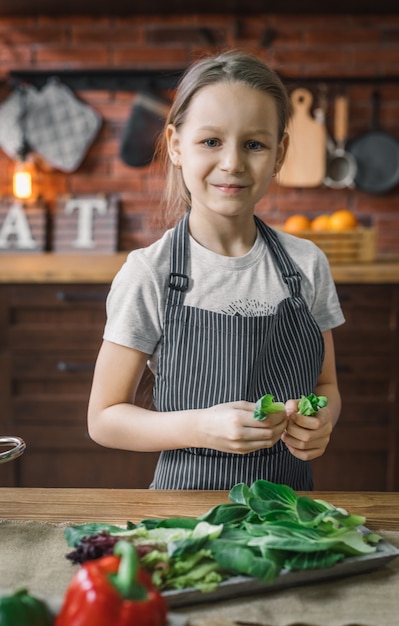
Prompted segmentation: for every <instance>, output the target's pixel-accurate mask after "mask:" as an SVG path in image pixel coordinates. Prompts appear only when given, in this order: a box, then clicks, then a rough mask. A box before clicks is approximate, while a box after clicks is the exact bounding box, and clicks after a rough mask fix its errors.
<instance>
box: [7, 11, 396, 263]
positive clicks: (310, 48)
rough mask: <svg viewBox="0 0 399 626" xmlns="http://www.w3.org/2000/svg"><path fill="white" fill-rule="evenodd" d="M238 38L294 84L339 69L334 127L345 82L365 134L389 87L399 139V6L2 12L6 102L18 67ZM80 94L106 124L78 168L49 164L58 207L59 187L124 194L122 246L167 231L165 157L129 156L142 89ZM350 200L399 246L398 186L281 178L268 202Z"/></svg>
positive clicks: (148, 64)
mask: <svg viewBox="0 0 399 626" xmlns="http://www.w3.org/2000/svg"><path fill="white" fill-rule="evenodd" d="M195 27H200V29H199V30H196V28H195ZM204 29H205V30H204ZM229 47H236V48H241V49H244V50H248V51H250V52H254V53H256V54H258V55H259V56H261V57H262V58H264V59H265V60H266V61H267V62H268V63H269V64H271V65H272V66H273V67H274V68H275V69H277V70H278V71H279V72H280V73H281V75H282V76H283V77H285V78H287V86H288V87H289V88H293V87H294V86H307V87H310V89H311V90H312V91H313V92H314V93H315V94H316V92H317V86H318V82H317V81H315V78H317V77H324V78H325V79H327V80H331V81H332V82H331V83H329V95H330V98H329V109H328V116H327V124H328V129H329V132H330V133H332V119H333V103H332V99H333V96H334V94H335V93H337V92H339V91H340V90H342V89H345V90H346V93H347V94H348V96H349V99H350V128H349V137H355V136H357V135H358V134H359V133H361V132H362V131H366V130H368V129H369V128H370V123H371V94H372V92H373V90H374V89H375V88H376V87H378V89H379V91H380V94H381V97H382V106H381V118H382V120H383V128H384V130H385V131H387V132H389V133H392V134H393V135H395V136H396V137H397V138H398V139H399V15H392V16H389V15H388V16H387V15H384V16H382V15H381V16H379V15H374V16H372V15H367V16H351V15H341V16H339V15H338V16H327V17H326V16H317V15H302V16H301V15H292V16H289V15H255V16H250V17H247V18H241V17H240V18H237V17H236V16H234V15H231V16H229V15H220V16H218V15H175V16H167V17H165V16H162V17H156V16H134V17H133V16H132V17H131V18H125V17H124V18H115V17H112V18H111V17H110V18H108V17H105V16H104V17H100V18H97V17H96V18H94V17H90V16H76V17H70V16H62V17H58V18H52V17H51V18H50V17H46V16H41V17H39V18H33V17H32V18H31V17H28V16H27V17H24V18H3V19H0V80H1V83H0V101H2V100H3V99H4V98H5V97H6V96H7V94H8V93H9V91H10V89H11V87H12V85H11V84H10V81H9V80H8V73H9V71H11V70H34V69H35V70H39V69H40V70H49V71H56V70H66V69H68V70H71V69H72V70H82V69H85V68H86V69H104V68H107V69H110V68H115V69H141V70H143V69H148V68H150V69H159V68H163V69H181V68H182V67H185V66H186V65H188V64H189V63H190V62H191V61H192V60H193V59H194V58H196V57H198V56H199V55H201V54H202V53H203V52H208V51H209V50H212V51H218V50H220V49H225V48H229ZM348 77H354V80H350V81H349V80H348ZM288 79H289V80H288ZM307 81H310V82H307ZM312 81H313V82H312ZM76 95H77V96H79V97H80V98H81V99H83V100H84V101H85V102H86V103H88V104H89V105H90V106H91V107H93V108H94V109H95V110H96V111H98V113H99V114H100V115H101V116H102V118H103V120H104V124H103V126H102V129H101V131H100V133H99V135H98V137H97V138H96V140H95V142H94V144H93V145H92V146H91V148H90V150H89V152H88V154H87V155H86V158H85V160H84V162H83V163H82V165H81V166H80V167H79V169H78V170H77V171H76V172H74V173H72V174H68V175H66V174H64V173H61V172H59V171H56V170H53V169H51V168H49V167H48V166H47V165H46V164H44V163H43V164H42V171H41V176H42V183H43V189H44V190H45V192H44V195H45V199H46V201H47V203H48V207H49V211H50V213H51V211H52V208H53V206H54V201H55V198H56V197H57V195H59V194H63V193H71V194H84V193H97V192H105V193H117V194H119V196H120V198H121V206H122V219H121V235H120V241H119V248H120V249H121V250H128V249H130V248H133V247H137V246H141V245H145V244H147V243H149V242H150V241H152V240H153V239H154V238H156V237H157V236H158V231H157V230H156V229H155V228H154V225H153V217H154V216H156V215H157V214H158V211H159V200H160V194H161V190H162V183H163V181H162V177H161V175H160V172H159V171H157V168H156V167H155V168H153V167H150V166H148V167H143V168H132V167H129V166H127V165H125V164H124V163H123V162H122V161H121V159H120V158H119V156H118V151H119V146H120V139H121V134H122V131H123V128H124V125H125V122H126V120H127V118H128V116H129V113H130V110H131V106H132V103H133V100H134V95H135V94H134V93H133V92H129V91H114V90H112V91H100V90H85V91H78V92H77V94H76ZM11 169H12V162H11V161H10V159H9V158H8V157H7V156H6V155H5V153H4V152H3V151H1V150H0V194H2V195H6V194H9V193H10V177H11ZM344 207H348V208H350V209H351V210H353V211H354V212H355V213H356V214H357V215H358V216H359V218H361V219H363V220H369V222H370V223H371V224H372V225H373V226H374V227H375V228H376V230H377V250H378V254H379V256H381V257H391V256H396V257H397V256H399V187H396V188H395V189H394V190H391V191H390V192H389V193H386V194H384V195H381V196H375V195H370V194H366V193H363V192H361V191H359V190H356V189H344V190H331V189H327V188H325V187H318V188H313V189H288V188H284V187H281V186H278V185H277V184H276V183H273V185H272V187H271V189H270V193H269V194H268V196H267V197H265V199H264V200H263V201H262V202H261V203H260V204H259V206H258V211H257V212H258V213H259V214H260V215H261V216H262V217H264V219H266V220H267V221H269V223H270V224H277V223H281V222H282V221H284V220H285V218H286V217H287V216H288V215H290V214H292V213H297V212H301V213H306V214H308V215H309V216H315V215H317V214H319V213H325V212H331V211H333V210H336V209H338V208H344Z"/></svg>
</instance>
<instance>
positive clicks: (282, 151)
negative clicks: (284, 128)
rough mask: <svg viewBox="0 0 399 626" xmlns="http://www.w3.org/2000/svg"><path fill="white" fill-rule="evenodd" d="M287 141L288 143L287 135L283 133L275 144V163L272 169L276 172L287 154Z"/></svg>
mask: <svg viewBox="0 0 399 626" xmlns="http://www.w3.org/2000/svg"><path fill="white" fill-rule="evenodd" d="M289 143H290V138H289V135H288V133H284V135H283V138H282V140H281V141H280V143H279V144H278V146H277V153H276V164H275V167H274V171H275V173H276V174H277V173H278V172H279V171H280V170H281V167H282V165H283V163H284V159H285V155H286V154H287V150H288V146H289Z"/></svg>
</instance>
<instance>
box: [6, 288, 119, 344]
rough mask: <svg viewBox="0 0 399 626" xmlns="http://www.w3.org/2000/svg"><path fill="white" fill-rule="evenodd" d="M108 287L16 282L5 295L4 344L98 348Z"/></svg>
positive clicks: (103, 322) (102, 328)
mask: <svg viewBox="0 0 399 626" xmlns="http://www.w3.org/2000/svg"><path fill="white" fill-rule="evenodd" d="M107 292H108V288H107V287H106V286H102V285H73V286H65V285H62V286H57V285H41V286H36V287H35V286H32V285H27V286H18V288H16V287H10V288H8V289H6V290H5V291H4V290H3V294H4V297H6V298H7V306H8V314H7V316H8V319H7V327H8V328H7V334H8V338H7V341H8V345H9V348H10V349H12V350H13V351H23V352H29V353H32V352H40V353H42V352H43V351H52V350H58V349H60V348H61V349H65V350H70V349H73V348H79V347H81V346H82V345H84V346H85V348H87V349H88V350H91V349H98V347H99V345H100V343H101V339H102V333H103V330H104V324H105V300H106V296H107Z"/></svg>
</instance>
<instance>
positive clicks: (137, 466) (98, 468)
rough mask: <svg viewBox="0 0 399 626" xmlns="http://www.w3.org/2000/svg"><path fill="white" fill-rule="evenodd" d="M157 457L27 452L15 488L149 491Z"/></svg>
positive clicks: (20, 462)
mask: <svg viewBox="0 0 399 626" xmlns="http://www.w3.org/2000/svg"><path fill="white" fill-rule="evenodd" d="M157 458H158V455H157V454H155V453H145V452H142V453H139V452H124V451H115V450H109V449H107V448H98V449H97V450H95V451H91V452H87V453H86V452H85V453H84V454H82V452H81V450H67V449H65V450H57V451H56V452H54V450H37V449H35V448H33V447H31V448H27V449H26V452H25V453H24V455H23V456H21V457H20V458H19V459H17V460H16V461H15V462H14V463H15V484H16V486H24V487H45V488H46V487H60V486H62V487H63V488H65V487H76V488H88V489H90V488H94V487H95V488H104V489H147V488H148V487H149V485H150V483H151V480H152V478H153V475H154V469H155V465H156V462H157Z"/></svg>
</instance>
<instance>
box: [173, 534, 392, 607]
mask: <svg viewBox="0 0 399 626" xmlns="http://www.w3.org/2000/svg"><path fill="white" fill-rule="evenodd" d="M360 530H361V531H362V532H365V533H368V532H370V531H369V530H368V529H367V528H360ZM376 547H377V551H376V552H373V553H372V554H365V555H363V556H356V557H348V558H346V559H344V560H343V561H340V562H339V563H336V564H335V565H333V566H332V567H327V568H324V569H312V570H300V571H295V572H292V571H288V570H283V571H282V572H281V573H280V575H279V576H278V578H277V579H276V580H275V581H274V582H272V583H265V582H261V581H259V580H257V579H256V578H251V577H249V576H233V577H231V578H229V579H227V580H225V581H223V582H222V583H220V585H219V586H218V587H217V589H215V590H214V591H209V592H203V591H199V590H198V589H194V588H187V589H180V590H175V589H172V590H170V591H169V590H168V591H164V592H163V595H164V596H165V598H166V599H167V601H168V604H169V606H170V607H171V608H178V607H182V606H188V605H190V604H200V603H203V602H213V601H217V600H228V599H233V598H237V597H238V596H247V595H252V594H256V593H264V592H268V591H275V590H276V589H284V588H287V587H296V586H298V585H305V584H309V583H319V582H324V581H326V580H329V579H334V578H341V577H344V576H353V575H355V574H363V573H365V572H370V571H372V570H374V569H377V568H379V567H382V566H383V565H386V564H387V563H388V562H389V561H391V560H392V559H394V558H396V557H398V556H399V549H398V548H396V547H395V546H393V545H392V544H390V543H388V542H387V541H385V540H384V539H383V540H381V541H380V542H379V543H378V544H377V546H376Z"/></svg>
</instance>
